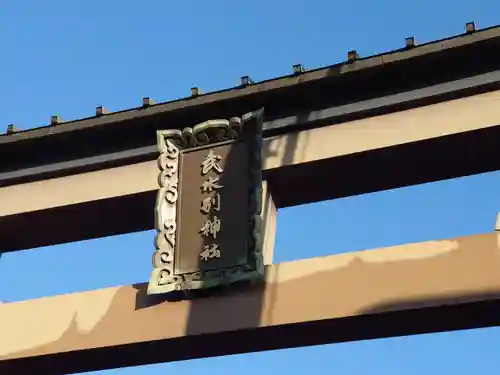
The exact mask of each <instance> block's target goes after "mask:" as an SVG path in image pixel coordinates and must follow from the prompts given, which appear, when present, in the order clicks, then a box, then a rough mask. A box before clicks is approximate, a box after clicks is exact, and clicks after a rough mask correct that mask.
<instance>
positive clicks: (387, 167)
mask: <svg viewBox="0 0 500 375" xmlns="http://www.w3.org/2000/svg"><path fill="white" fill-rule="evenodd" d="M499 47H500V27H495V28H490V29H485V30H481V31H476V30H475V27H474V25H473V24H467V27H466V33H465V34H462V35H459V36H457V37H453V38H449V39H446V40H440V41H436V42H432V43H428V44H425V45H422V46H416V45H415V42H414V39H413V38H407V39H406V44H405V47H404V48H402V49H400V50H397V51H393V52H391V53H388V54H383V55H378V56H372V57H368V58H363V59H360V58H359V56H358V54H357V53H356V52H355V51H351V52H349V54H348V60H347V62H345V63H342V64H338V65H335V66H332V67H328V68H322V69H318V70H314V71H308V72H307V71H305V69H304V68H303V67H302V66H301V65H296V66H294V73H293V74H291V75H289V76H286V77H282V78H278V79H274V80H270V81H265V82H260V83H253V82H252V81H251V80H250V79H249V78H248V77H242V81H241V85H240V86H238V87H236V88H232V89H229V90H225V91H221V92H216V93H210V94H206V95H202V94H201V93H200V92H199V90H198V89H196V88H194V89H192V95H191V97H189V98H186V99H183V100H178V101H174V102H168V103H162V104H155V103H154V102H153V101H152V100H151V99H150V98H144V99H143V105H142V107H140V108H135V109H131V110H127V111H123V112H117V113H107V111H106V110H105V109H104V108H103V107H97V109H96V114H95V116H93V117H91V118H86V119H83V120H77V121H72V122H63V121H62V120H61V119H60V118H59V117H57V116H54V117H53V118H52V121H51V124H50V125H49V126H46V127H42V128H38V129H33V130H28V131H23V132H19V131H17V130H16V128H15V127H14V126H9V127H8V130H7V134H6V135H4V136H2V137H0V153H1V154H2V155H3V156H4V157H3V158H0V172H1V174H0V182H1V184H2V185H1V186H2V187H1V188H0V201H1V202H2V204H1V206H0V251H2V252H9V251H17V250H22V249H29V248H36V247H40V246H47V245H52V244H58V243H64V242H70V241H78V240H83V239H88V238H97V237H103V236H109V235H115V234H121V233H127V232H132V231H139V230H146V229H152V228H153V227H155V224H156V226H158V223H155V214H154V212H155V209H154V207H155V199H156V197H157V195H158V191H159V186H158V176H157V175H158V173H159V167H158V164H157V161H156V159H157V158H158V155H159V150H158V146H157V144H156V143H155V142H156V139H155V134H156V132H157V131H164V130H175V129H183V128H185V127H189V126H193V125H195V124H199V123H203V122H205V121H207V120H211V119H226V120H225V121H227V124H230V123H231V120H230V119H231V118H233V117H234V116H241V115H243V114H245V113H248V112H251V111H253V110H255V109H256V108H260V107H264V108H265V117H264V119H263V120H262V119H261V120H259V121H261V123H260V125H261V126H262V132H258V134H260V135H261V136H262V144H261V146H260V147H262V150H261V155H262V159H261V162H262V168H261V170H262V176H263V182H262V185H261V186H262V193H261V194H262V207H263V209H262V210H260V211H258V215H259V217H260V218H261V219H262V222H263V225H262V233H261V234H262V235H263V237H262V238H261V240H262V247H261V255H262V258H261V260H262V262H263V264H265V265H266V266H265V267H264V268H259V267H261V265H259V264H257V263H255V270H256V272H257V271H258V272H257V274H258V275H259V277H262V278H263V280H260V279H259V280H257V282H255V283H253V284H248V285H247V284H244V285H241V286H240V285H238V284H235V285H234V286H233V287H227V288H225V289H223V290H219V289H217V288H216V289H211V290H213V292H212V293H208V294H209V295H208V296H204V297H203V298H201V297H200V298H199V297H198V296H196V295H195V296H194V297H193V298H180V299H177V300H174V301H173V300H172V299H169V298H167V297H165V296H167V295H168V293H167V294H165V295H163V294H160V296H157V295H153V294H148V291H147V289H148V284H147V283H144V284H138V285H128V286H121V287H115V288H106V289H101V290H95V291H90V292H84V293H73V294H67V295H60V296H55V297H48V298H42V299H37V300H30V301H23V302H15V303H5V304H1V305H0V373H2V374H3V373H5V374H23V375H25V374H26V375H29V374H50V375H52V374H67V373H75V372H83V371H93V370H102V369H110V368H116V367H124V366H132V365H143V364H149V363H159V362H167V361H174V360H185V359H191V358H200V357H210V356H218V355H225V354H233V353H243V352H252V351H262V350H270V349H278V348H291V347H298V346H306V345H317V344H326V343H334V342H343V341H350V340H362V339H369V338H381V337H390V336H398V335H409V334H419V333H427V332H440V331H448V330H458V329H466V328H476V327H488V326H495V325H499V324H500V315H499V314H498V311H499V308H500V299H499V296H500V234H498V233H496V232H494V231H493V230H492V232H491V233H485V234H481V235H475V236H469V237H462V238H454V239H444V240H438V241H430V242H423V243H413V244H407V245H401V246H394V247H390V248H383V249H373V250H369V251H362V252H355V253H349V254H342V255H333V256H327V257H323V258H312V259H306V260H300V261H294V262H287V263H282V264H272V250H273V245H274V231H275V218H276V210H277V209H279V208H282V207H287V206H292V205H297V204H303V203H310V202H316V201H320V200H325V199H332V198H337V197H343V196H349V195H356V194H362V193H368V192H374V191H379V190H383V189H389V188H396V187H401V186H408V185H412V184H419V183H424V182H430V181H438V180H442V179H448V178H455V177H459V176H466V175H472V174H476V173H483V172H489V171H494V170H498V169H500V152H499V150H500V107H499V106H498V103H499V102H500V91H498V85H499V83H500V61H499V59H498V52H497V51H498V48H499ZM424 80H425V81H424ZM422 82H425V86H424V85H423V84H422ZM165 124H175V126H174V125H172V126H166V125H165ZM166 128H168V129H166ZM160 133H161V132H160ZM169 134H170V133H169ZM255 134H257V133H255ZM228 142H230V141H228ZM49 146H50V150H51V153H49V152H48V151H47V148H48V147H49ZM160 151H161V150H160ZM34 155H36V158H35V157H34ZM196 160H197V161H196ZM196 160H195V161H196V162H198V161H199V160H201V159H199V160H198V159H196ZM164 170H165V169H164ZM325 176H330V177H331V178H325ZM291 180H293V181H295V188H294V189H289V188H288V183H289V181H291ZM162 181H163V182H161V181H160V182H161V183H162V184H165V181H164V180H162ZM162 186H163V187H164V185H162ZM55 190H57V191H58V194H57V195H54V194H53V191H55ZM254 198H255V197H254ZM162 212H163V211H162ZM256 212H257V211H256ZM68 215H71V217H72V220H71V221H68V220H67V217H68ZM96 215H99V216H98V217H99V218H100V220H95V217H96ZM157 217H158V211H157ZM39 223H44V225H43V226H42V225H39ZM498 226H499V224H497V229H498ZM493 227H494V218H492V229H493ZM27 233H29V235H27ZM161 246H162V245H161V244H159V245H158V244H157V247H158V248H160V249H161ZM32 251H36V250H32ZM153 251H154V249H153V248H152V250H151V252H152V253H153ZM210 254H211V255H210ZM214 254H216V253H213V252H211V253H209V252H207V253H206V258H207V259H208V258H210V257H212V256H214V257H215V255H214ZM209 255H210V256H209ZM159 257H160V258H161V254H160V255H159ZM202 258H203V256H202ZM255 259H257V258H255ZM259 259H260V258H259ZM160 260H161V259H160ZM157 264H159V263H157ZM186 267H187V266H186ZM157 268H158V267H157ZM159 268H161V267H159ZM188 268H189V267H188ZM259 270H261V271H259ZM464 275H467V277H464ZM146 277H147V276H145V278H146ZM162 277H163V276H162ZM152 280H153V279H152ZM176 285H177V284H176ZM179 285H181V286H180V287H176V286H175V287H172V288H171V289H172V290H176V289H178V290H180V289H183V286H185V288H184V289H190V286H193V285H194V284H189V285H188V284H179ZM197 285H198V284H197ZM200 285H201V284H200ZM200 287H202V286H200ZM170 291H171V290H170ZM152 292H154V288H152V289H150V293H152ZM160 292H161V291H160ZM299 301H300V302H299ZM292 306H293V307H294V308H291V307H292ZM226 313H231V316H232V319H226V315H225V314H226Z"/></svg>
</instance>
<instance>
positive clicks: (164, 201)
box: [148, 110, 264, 294]
mask: <svg viewBox="0 0 500 375" xmlns="http://www.w3.org/2000/svg"><path fill="white" fill-rule="evenodd" d="M262 115H263V111H262V110H259V111H256V112H251V113H249V114H246V115H244V116H242V118H236V117H235V118H231V119H230V120H209V121H206V122H204V123H201V124H198V125H196V126H195V127H193V128H186V129H184V130H183V131H180V130H164V131H158V132H157V140H158V147H159V150H160V157H159V158H158V166H159V178H158V182H159V185H160V189H159V190H158V195H157V202H156V212H155V225H156V230H157V235H156V237H155V247H156V251H155V253H154V255H153V267H154V269H153V272H152V274H151V279H150V282H149V286H148V294H159V293H168V292H172V291H176V290H192V289H205V288H211V287H215V286H219V285H223V284H232V283H235V282H238V281H243V280H251V279H260V278H262V276H263V270H264V266H263V255H262V239H261V217H260V214H261V209H262V207H261V205H262V203H261V200H262V160H261V152H262Z"/></svg>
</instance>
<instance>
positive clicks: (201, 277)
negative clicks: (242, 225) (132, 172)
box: [147, 109, 264, 294]
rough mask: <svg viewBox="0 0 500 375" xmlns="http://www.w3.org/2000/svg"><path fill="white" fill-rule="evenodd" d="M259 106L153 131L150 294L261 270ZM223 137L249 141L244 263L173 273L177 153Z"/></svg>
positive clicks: (257, 274)
mask: <svg viewBox="0 0 500 375" xmlns="http://www.w3.org/2000/svg"><path fill="white" fill-rule="evenodd" d="M263 112H264V111H263V109H260V110H258V111H254V112H250V113H247V114H245V115H243V116H242V117H241V118H239V117H233V118H231V119H229V120H224V119H219V120H208V121H205V122H203V123H201V124H198V125H196V126H194V127H193V128H185V129H183V130H182V131H181V130H160V131H157V144H158V148H159V151H160V156H159V157H158V167H159V170H160V173H159V176H158V184H159V186H160V188H159V190H158V193H157V199H156V208H155V229H156V231H157V234H156V236H155V241H154V245H155V248H156V251H155V252H154V254H153V272H152V273H151V277H150V281H149V285H148V290H147V293H148V294H163V293H169V292H173V291H186V290H196V289H207V288H213V287H216V286H220V285H228V284H233V283H236V282H239V281H245V280H259V279H262V277H263V275H264V262H263V254H262V218H261V211H262V123H263ZM227 141H243V142H246V144H247V150H248V163H247V165H246V166H242V167H243V168H247V173H248V180H249V184H248V185H249V186H248V189H247V190H248V207H249V217H248V228H247V249H246V251H247V263H246V264H244V265H238V266H233V267H226V268H221V269H215V270H206V271H202V270H198V271H196V272H190V273H182V274H176V272H175V258H176V255H177V254H176V251H177V250H176V249H178V247H177V246H176V240H177V227H178V220H179V218H178V213H179V210H180V207H179V191H178V187H179V178H180V174H181V170H180V168H179V161H180V154H181V152H183V151H186V150H188V149H192V148H194V147H199V146H206V145H213V146H217V145H218V144H219V143H222V142H227Z"/></svg>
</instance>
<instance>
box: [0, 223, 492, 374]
mask: <svg viewBox="0 0 500 375" xmlns="http://www.w3.org/2000/svg"><path fill="white" fill-rule="evenodd" d="M145 287H146V285H145V284H138V285H131V286H122V287H116V288H108V289H102V290H95V291H90V292H84V293H75V294H67V295H61V296H56V297H49V298H42V299H38V300H31V301H23V302H15V303H7V304H3V305H0V332H1V340H0V373H2V374H4V373H5V374H23V375H30V374H46V375H53V374H65V373H75V372H84V371H92V370H102V369H109V368H115V367H124V366H132V365H143V364H149V363H158V362H168V361H176V360H185V359H191V358H200V357H210V356H219V355H226V354H234V353H243V352H254V351H262V350H270V349H278V348H291V347H299V346H307V345H317V344H326V343H334V342H343V341H350V340H362V339H371V338H381V337H390V336H400V335H408V334H418V333H427V332H439V331H448V330H458V329H466V328H477V327H487V326H495V325H500V315H499V314H498V311H499V310H498V309H499V308H500V233H490V234H483V235H476V236H470V237H461V238H457V239H449V240H440V241H429V242H423V243H415V244H407V245H401V246H395V247H389V248H383V249H377V250H371V251H362V252H356V253H349V254H341V255H333V256H328V257H324V258H312V259H307V260H300V261H295V262H289V263H283V264H279V265H270V266H268V267H267V276H266V283H265V284H264V285H262V286H253V287H251V288H249V289H242V290H233V291H227V292H226V293H225V294H223V295H219V296H212V297H211V298H205V299H196V300H192V301H177V302H172V301H171V302H167V301H163V302H161V301H156V302H155V301H152V300H149V301H148V298H147V297H146V295H145V293H144V291H145Z"/></svg>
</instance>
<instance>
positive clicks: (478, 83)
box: [0, 70, 500, 186]
mask: <svg viewBox="0 0 500 375" xmlns="http://www.w3.org/2000/svg"><path fill="white" fill-rule="evenodd" d="M499 84H500V70H497V71H494V72H490V73H486V74H481V75H477V76H473V77H468V78H464V79H460V80H456V81H450V82H446V83H442V84H439V85H434V86H429V87H425V88H421V89H417V90H412V91H407V92H402V93H398V94H394V95H389V96H384V97H380V98H375V99H370V100H364V101H360V102H357V103H352V104H347V105H342V106H336V107H331V108H324V109H320V110H316V111H311V112H309V113H304V114H297V115H295V116H288V117H284V118H279V119H275V120H272V121H266V122H264V137H266V136H267V137H269V136H271V135H275V134H280V133H287V132H295V131H298V130H303V129H307V128H312V127H315V126H320V125H321V124H322V123H325V122H329V123H330V124H331V123H339V122H343V121H347V120H350V119H352V117H353V116H354V117H355V116H357V117H358V118H363V117H370V116H374V115H380V114H384V113H390V112H395V111H398V110H402V109H409V108H412V107H418V106H421V105H425V104H430V103H436V102H441V101H445V100H449V99H452V98H457V97H464V96H470V95H473V94H477V93H478V91H479V92H485V91H493V90H495V89H498V86H499ZM450 96H451V98H450ZM157 156H158V150H157V147H156V145H151V146H145V147H140V148H136V149H130V150H126V151H120V152H114V153H108V154H103V155H97V156H92V157H88V158H81V159H75V160H71V161H65V162H60V163H54V164H48V165H42V166H37V167H32V168H26V169H20V170H16V171H11V172H5V173H0V186H8V185H13V184H17V183H22V182H30V181H37V180H41V179H46V178H53V177H61V176H66V175H70V174H75V173H82V172H89V171H94V170H100V169H105V168H109V167H114V166H120V165H126V164H133V163H138V162H143V161H149V160H153V159H155V158H156V157H157Z"/></svg>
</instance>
